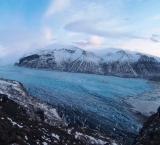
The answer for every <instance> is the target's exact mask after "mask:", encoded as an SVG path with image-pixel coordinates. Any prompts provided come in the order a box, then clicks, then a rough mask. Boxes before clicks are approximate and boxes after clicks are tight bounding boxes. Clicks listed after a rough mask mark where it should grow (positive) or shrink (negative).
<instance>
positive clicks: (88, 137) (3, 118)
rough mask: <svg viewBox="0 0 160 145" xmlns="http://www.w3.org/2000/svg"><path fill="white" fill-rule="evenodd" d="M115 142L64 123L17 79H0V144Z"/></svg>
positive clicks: (108, 144) (99, 134) (97, 133)
mask: <svg viewBox="0 0 160 145" xmlns="http://www.w3.org/2000/svg"><path fill="white" fill-rule="evenodd" d="M28 144H31V145H35V144H38V145H39V144H42V145H52V144H58V145H63V144H67V145H71V144H76V145H86V144H95V145H97V144H98V145H116V144H117V145H118V144H120V143H118V142H117V141H115V140H114V139H113V138H111V137H108V136H107V135H106V134H103V133H100V132H98V131H96V130H91V129H89V128H81V127H79V126H78V125H76V124H73V123H70V124H65V122H64V121H63V120H62V119H61V118H60V117H59V115H58V113H57V112H56V110H55V109H54V108H52V107H51V106H49V105H47V104H46V103H44V102H42V101H40V100H38V99H36V98H34V97H32V96H29V95H28V94H27V92H26V91H25V89H24V87H23V85H22V84H21V83H19V82H17V81H11V80H6V79H0V145H28Z"/></svg>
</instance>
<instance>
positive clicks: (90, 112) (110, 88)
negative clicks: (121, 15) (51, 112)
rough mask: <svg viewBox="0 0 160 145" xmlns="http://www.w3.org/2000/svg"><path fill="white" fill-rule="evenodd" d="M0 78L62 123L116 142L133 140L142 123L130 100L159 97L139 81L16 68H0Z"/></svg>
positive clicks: (150, 87) (154, 87) (153, 87)
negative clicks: (37, 101) (48, 109)
mask: <svg viewBox="0 0 160 145" xmlns="http://www.w3.org/2000/svg"><path fill="white" fill-rule="evenodd" d="M0 78H6V79H12V80H17V81H19V82H21V83H23V85H24V87H25V88H26V90H27V92H28V93H29V94H30V95H32V96H35V97H37V98H39V99H41V100H42V101H45V102H47V103H49V104H51V105H52V106H53V107H55V108H56V110H57V112H58V114H59V115H60V117H61V118H62V119H63V120H64V121H66V123H69V122H74V123H76V124H78V125H79V126H83V127H89V128H93V129H97V130H100V131H102V132H105V133H107V134H109V135H110V136H113V137H115V138H120V139H126V138H130V139H131V138H133V137H135V136H136V135H137V133H138V131H139V129H140V128H141V126H142V123H143V121H142V120H141V119H140V118H139V117H138V115H136V114H135V112H136V111H141V110H140V109H139V110H138V109H137V110H136V108H134V107H136V106H137V104H136V105H134V103H133V100H134V102H136V101H137V102H138V101H142V100H143V99H144V98H147V101H150V99H152V98H153V96H154V98H155V101H156V99H157V98H160V96H159V94H158V89H157V92H156V86H155V84H154V83H152V82H148V80H146V79H140V78H120V77H114V76H103V75H95V74H82V73H69V72H60V71H53V70H48V69H44V70H41V69H33V68H32V69H30V68H23V67H16V66H0ZM153 89H154V93H153ZM156 93H157V94H156ZM150 96H152V97H150ZM149 98H150V99H149ZM152 101H153V100H152ZM132 103H133V104H132ZM156 107H158V104H157V106H156ZM153 109H154V108H153ZM149 111H150V112H151V111H154V110H149ZM155 111H156V110H155ZM142 113H143V112H142Z"/></svg>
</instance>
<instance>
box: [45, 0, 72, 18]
mask: <svg viewBox="0 0 160 145" xmlns="http://www.w3.org/2000/svg"><path fill="white" fill-rule="evenodd" d="M69 3H70V0H51V2H50V4H49V7H48V9H47V10H46V12H45V17H50V16H52V15H54V14H55V13H57V12H61V11H63V9H65V8H66V7H67V6H68V5H69Z"/></svg>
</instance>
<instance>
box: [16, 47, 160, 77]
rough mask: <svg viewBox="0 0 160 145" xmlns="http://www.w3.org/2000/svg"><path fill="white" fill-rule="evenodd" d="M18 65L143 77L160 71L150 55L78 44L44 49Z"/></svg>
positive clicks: (30, 55) (154, 58)
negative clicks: (91, 49) (97, 50)
mask: <svg viewBox="0 0 160 145" xmlns="http://www.w3.org/2000/svg"><path fill="white" fill-rule="evenodd" d="M15 64H16V65H17V66H24V67H30V68H49V69H54V70H61V71H69V72H81V73H94V74H104V75H115V76H121V77H143V76H145V77H146V76H152V75H159V74H160V59H159V58H157V57H153V56H150V55H146V54H142V53H138V52H131V51H124V50H118V49H117V50H113V49H109V51H104V53H101V54H100V53H93V52H88V51H85V50H82V49H80V48H77V47H66V48H62V49H53V50H43V51H39V52H35V53H32V54H29V55H25V56H23V57H22V58H20V59H19V60H18V61H17V62H16V63H15Z"/></svg>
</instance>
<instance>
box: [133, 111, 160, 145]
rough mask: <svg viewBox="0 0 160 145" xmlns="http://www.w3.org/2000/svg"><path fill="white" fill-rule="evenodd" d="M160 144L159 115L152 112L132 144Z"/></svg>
mask: <svg viewBox="0 0 160 145" xmlns="http://www.w3.org/2000/svg"><path fill="white" fill-rule="evenodd" d="M159 144H160V117H159V115H156V114H153V115H152V116H150V117H149V118H148V120H147V121H146V122H145V123H144V125H143V128H142V129H141V130H140V133H139V135H138V136H137V137H136V139H135V141H134V143H133V145H159Z"/></svg>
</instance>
